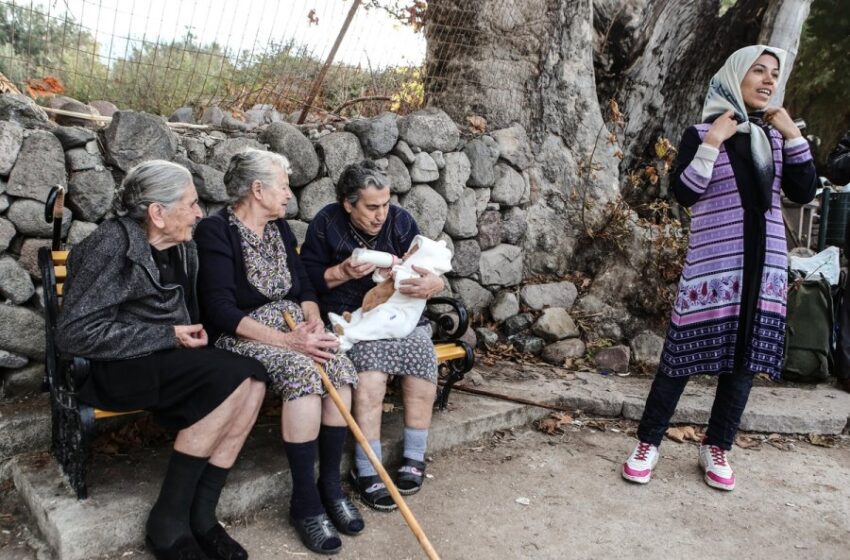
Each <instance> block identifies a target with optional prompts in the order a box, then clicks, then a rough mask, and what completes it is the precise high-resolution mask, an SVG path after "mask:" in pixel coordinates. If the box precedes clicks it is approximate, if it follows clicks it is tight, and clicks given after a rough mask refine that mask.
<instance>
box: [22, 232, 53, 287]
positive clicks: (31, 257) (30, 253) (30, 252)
mask: <svg viewBox="0 0 850 560" xmlns="http://www.w3.org/2000/svg"><path fill="white" fill-rule="evenodd" d="M50 244H51V241H50V240H49V239H24V242H23V243H22V244H21V256H20V257H18V264H19V265H21V267H22V268H23V269H24V270H26V271H27V272H28V273H29V275H30V276H32V277H33V278H35V279H36V280H41V270H39V268H38V250H39V249H41V248H42V247H50ZM25 301H26V300H25Z"/></svg>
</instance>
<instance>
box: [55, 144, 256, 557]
mask: <svg viewBox="0 0 850 560" xmlns="http://www.w3.org/2000/svg"><path fill="white" fill-rule="evenodd" d="M116 213H117V214H118V215H119V216H120V217H118V218H117V219H112V220H107V221H105V222H104V223H103V224H101V225H100V227H98V228H97V230H95V231H94V233H92V234H91V235H90V236H89V237H88V238H86V239H85V240H84V241H83V242H81V243H80V244H78V245H77V246H76V247H74V248H73V249H72V250H71V253H70V255H69V256H68V280H67V282H66V284H65V293H64V294H63V296H64V302H63V307H62V311H61V313H60V315H59V322H58V332H57V343H58V346H59V348H60V350H62V351H63V352H68V353H72V354H75V355H78V356H83V357H86V358H88V359H89V360H90V361H91V368H90V373H89V374H88V376H87V377H86V378H85V379H83V380H81V382H80V389H79V394H78V396H79V398H80V400H81V401H83V402H86V403H88V404H90V405H92V406H96V407H99V408H103V409H107V410H113V411H130V410H137V409H145V410H149V411H151V412H152V413H153V417H154V419H155V420H157V421H158V422H159V423H160V424H162V425H163V426H165V427H167V428H171V429H175V430H178V433H177V439H176V441H175V442H174V451H173V453H172V455H171V459H170V461H169V464H168V470H167V472H166V475H165V480H164V481H163V483H162V488H161V490H160V493H159V498H158V499H157V501H156V503H155V504H154V506H153V508H152V509H151V512H150V515H149V517H148V521H147V526H146V530H147V538H146V542H147V543H148V546H149V547H150V548H151V549H152V551H153V553H154V556H155V557H156V558H159V559H177V558H180V559H183V560H187V559H188V560H191V559H197V560H202V559H206V558H214V559H228V560H235V559H244V558H247V557H248V555H247V553H246V552H245V549H243V548H242V547H241V546H240V545H239V544H238V543H237V542H236V541H234V540H233V539H231V538H230V536H229V535H227V533H226V532H225V530H224V529H223V528H222V527H221V525H220V524H219V523H218V521H217V519H216V516H215V509H216V505H217V503H218V499H219V496H220V494H221V491H222V488H223V487H224V483H225V480H226V478H227V474H228V472H229V470H230V468H231V466H232V465H233V463H234V461H235V460H236V456H237V455H238V453H239V450H240V449H241V448H242V444H243V443H244V442H245V438H246V437H247V435H248V432H249V431H250V429H251V426H253V424H254V421H255V420H256V418H257V412H258V411H259V408H260V406H261V405H262V402H263V397H264V395H265V380H266V373H265V371H264V369H263V367H262V365H260V363H259V362H257V361H256V360H252V359H248V358H244V357H241V356H236V355H234V354H231V353H229V352H225V351H222V350H215V349H211V348H205V346H206V345H207V334H206V332H205V331H204V329H203V327H202V326H201V325H200V324H199V323H198V305H197V300H196V298H195V296H196V293H197V291H196V289H195V279H196V275H197V271H198V258H197V254H196V252H195V246H194V243H193V242H192V228H193V226H194V225H195V223H196V222H197V220H198V219H199V218H200V217H201V210H200V208H199V207H198V195H197V193H196V191H195V187H194V185H193V184H192V177H191V175H190V174H189V172H188V171H187V170H186V169H185V168H183V167H181V166H179V165H176V164H174V163H170V162H167V161H160V160H153V161H148V162H145V163H142V164H140V165H137V166H136V167H134V168H133V169H131V170H130V172H129V173H128V174H127V176H126V178H125V179H124V181H123V182H122V183H121V188H120V191H119V193H118V196H117V197H116Z"/></svg>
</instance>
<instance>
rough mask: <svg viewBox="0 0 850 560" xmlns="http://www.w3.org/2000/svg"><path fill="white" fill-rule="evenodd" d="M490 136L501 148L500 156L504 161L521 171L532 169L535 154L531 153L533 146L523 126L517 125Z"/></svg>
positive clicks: (497, 131) (492, 133)
mask: <svg viewBox="0 0 850 560" xmlns="http://www.w3.org/2000/svg"><path fill="white" fill-rule="evenodd" d="M490 134H491V136H492V137H493V139H494V140H495V141H496V144H497V145H498V146H499V156H500V157H501V158H502V159H504V160H505V161H507V162H508V163H510V164H511V165H513V166H514V167H516V168H517V169H520V170H525V169H528V168H529V167H531V164H532V163H533V162H534V154H532V152H531V144H529V142H528V136H527V135H526V133H525V129H524V128H523V127H522V125H520V124H515V125H513V126H511V127H509V128H503V129H501V130H495V131H493V132H491V133H490Z"/></svg>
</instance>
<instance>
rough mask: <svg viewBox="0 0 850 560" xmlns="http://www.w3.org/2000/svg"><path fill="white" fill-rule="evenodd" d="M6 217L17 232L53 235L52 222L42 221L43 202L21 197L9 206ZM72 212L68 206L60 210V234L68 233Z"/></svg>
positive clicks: (35, 235) (30, 234)
mask: <svg viewBox="0 0 850 560" xmlns="http://www.w3.org/2000/svg"><path fill="white" fill-rule="evenodd" d="M6 217H7V218H9V220H10V221H11V222H12V223H13V224H15V229H17V230H18V233H20V234H22V235H25V236H28V237H44V238H48V239H49V238H51V237H52V236H53V224H48V223H47V222H46V221H44V204H42V203H41V202H37V201H35V200H29V199H26V198H21V199H18V200H16V201H15V202H13V203H12V205H11V206H9V210H8V211H7V212H6ZM72 217H73V214H72V213H71V211H70V210H68V208H65V209H64V210H63V212H62V234H63V235H66V234H67V233H68V228H69V227H71V218H72Z"/></svg>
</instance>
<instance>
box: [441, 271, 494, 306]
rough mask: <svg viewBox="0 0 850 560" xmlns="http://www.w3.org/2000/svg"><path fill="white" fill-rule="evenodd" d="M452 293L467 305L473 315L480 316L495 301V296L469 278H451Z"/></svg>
mask: <svg viewBox="0 0 850 560" xmlns="http://www.w3.org/2000/svg"><path fill="white" fill-rule="evenodd" d="M449 284H451V287H452V292H454V294H455V295H456V296H457V297H458V298H460V300H461V301H462V302H463V303H464V305H466V309H467V311H469V313H471V314H472V315H480V314H481V313H482V312H484V311H485V310H486V309H487V308H488V307H489V306H490V302H491V301H493V294H491V293H490V291H489V290H486V289H485V288H482V287H481V285H480V284H479V283H478V282H476V281H475V280H470V279H468V278H450V279H449Z"/></svg>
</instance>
